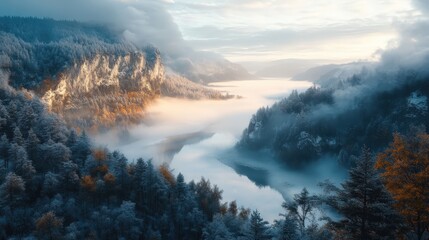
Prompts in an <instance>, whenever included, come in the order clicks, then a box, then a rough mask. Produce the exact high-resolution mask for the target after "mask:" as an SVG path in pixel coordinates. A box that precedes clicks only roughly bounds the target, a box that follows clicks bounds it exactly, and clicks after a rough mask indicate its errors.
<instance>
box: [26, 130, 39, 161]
mask: <svg viewBox="0 0 429 240" xmlns="http://www.w3.org/2000/svg"><path fill="white" fill-rule="evenodd" d="M39 144H40V140H39V138H38V137H37V135H36V134H35V133H34V131H33V129H32V128H30V130H29V131H28V137H27V141H26V142H25V147H26V150H27V154H28V158H29V159H30V160H31V161H35V162H37V161H39V157H38V154H39V148H38V146H39Z"/></svg>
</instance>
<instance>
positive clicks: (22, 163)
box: [14, 146, 36, 180]
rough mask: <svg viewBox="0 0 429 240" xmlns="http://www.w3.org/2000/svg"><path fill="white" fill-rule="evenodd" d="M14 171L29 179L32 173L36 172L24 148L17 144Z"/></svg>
mask: <svg viewBox="0 0 429 240" xmlns="http://www.w3.org/2000/svg"><path fill="white" fill-rule="evenodd" d="M14 166H15V173H16V174H18V175H20V176H21V177H23V178H24V179H26V180H28V179H30V178H31V177H32V176H33V175H34V173H36V170H35V168H34V167H33V164H32V162H31V161H30V160H29V159H28V157H27V152H26V151H25V148H23V147H21V146H18V147H17V151H16V159H15V164H14Z"/></svg>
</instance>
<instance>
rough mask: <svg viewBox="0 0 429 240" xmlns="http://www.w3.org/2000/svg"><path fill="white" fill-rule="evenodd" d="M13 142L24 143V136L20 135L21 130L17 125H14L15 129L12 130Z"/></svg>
mask: <svg viewBox="0 0 429 240" xmlns="http://www.w3.org/2000/svg"><path fill="white" fill-rule="evenodd" d="M13 143H16V144H18V145H19V146H23V145H24V138H23V137H22V133H21V130H20V129H19V128H18V127H15V130H13Z"/></svg>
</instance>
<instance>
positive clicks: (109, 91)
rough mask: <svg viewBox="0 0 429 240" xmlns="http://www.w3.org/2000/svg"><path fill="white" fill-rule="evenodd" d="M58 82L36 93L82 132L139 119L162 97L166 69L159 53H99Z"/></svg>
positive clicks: (46, 84)
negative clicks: (145, 108) (151, 104)
mask: <svg viewBox="0 0 429 240" xmlns="http://www.w3.org/2000/svg"><path fill="white" fill-rule="evenodd" d="M148 55H150V56H149V57H148ZM56 78H57V79H55V80H45V81H43V83H42V84H41V86H40V87H39V89H38V90H37V92H38V94H39V95H40V97H41V98H42V100H43V101H44V102H45V103H46V105H47V106H48V108H49V109H50V110H51V111H54V112H57V113H58V114H60V115H63V117H64V118H65V120H66V121H67V122H69V123H71V124H73V125H76V126H80V127H83V128H100V127H111V126H114V125H116V124H127V123H135V122H137V121H139V120H140V119H141V114H142V111H143V109H144V107H145V106H146V105H147V104H148V103H149V102H150V101H151V100H152V99H153V98H155V97H156V96H158V95H159V93H160V86H161V83H162V81H163V79H164V67H163V65H162V63H161V58H160V56H159V54H158V53H157V52H155V53H153V52H152V53H149V54H148V53H143V52H133V53H129V54H126V55H100V54H97V55H95V56H94V57H92V58H88V59H84V60H83V61H79V62H75V63H73V64H72V65H71V66H69V67H68V68H66V69H65V70H64V71H62V72H60V73H59V74H57V76H56Z"/></svg>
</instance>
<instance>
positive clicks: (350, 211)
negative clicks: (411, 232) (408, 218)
mask: <svg viewBox="0 0 429 240" xmlns="http://www.w3.org/2000/svg"><path fill="white" fill-rule="evenodd" d="M349 175H350V177H349V179H348V180H346V181H345V182H344V183H343V184H341V187H340V188H336V187H333V186H332V185H331V186H329V185H326V186H325V189H327V192H331V191H334V192H335V194H334V195H333V196H331V197H329V198H328V199H329V200H328V204H329V205H330V206H332V207H333V208H334V209H335V210H337V211H338V212H339V213H340V214H341V215H342V217H343V218H342V219H341V220H339V221H332V222H331V225H332V227H333V228H334V229H335V230H336V232H337V233H338V235H342V237H343V238H346V239H362V240H364V239H368V240H369V239H393V238H394V237H395V232H396V230H397V229H398V227H399V225H400V217H399V216H398V214H397V213H396V211H395V210H394V209H393V207H392V205H393V203H394V202H393V199H392V197H391V195H390V194H389V193H388V192H387V191H386V189H385V188H384V185H383V183H382V181H381V179H380V176H379V174H378V173H377V171H376V170H375V168H374V161H373V158H372V156H371V152H370V150H369V149H368V148H367V147H363V148H362V153H361V155H360V157H359V160H358V162H357V165H356V167H355V168H352V169H351V170H350V171H349ZM329 188H330V189H329Z"/></svg>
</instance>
